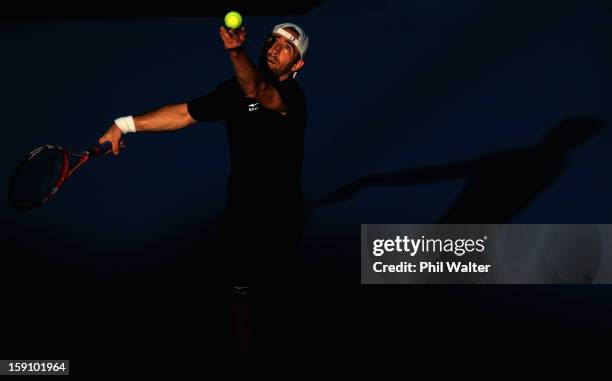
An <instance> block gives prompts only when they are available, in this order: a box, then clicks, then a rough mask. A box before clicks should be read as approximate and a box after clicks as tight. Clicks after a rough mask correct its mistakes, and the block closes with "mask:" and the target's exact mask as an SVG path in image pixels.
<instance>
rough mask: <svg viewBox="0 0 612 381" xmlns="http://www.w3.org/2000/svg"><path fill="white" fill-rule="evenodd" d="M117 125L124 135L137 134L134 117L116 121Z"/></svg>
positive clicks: (123, 117) (124, 117) (125, 117)
mask: <svg viewBox="0 0 612 381" xmlns="http://www.w3.org/2000/svg"><path fill="white" fill-rule="evenodd" d="M115 124H116V125H117V127H119V129H120V130H121V131H122V132H123V133H124V134H129V133H134V132H136V123H134V117H133V116H131V115H130V116H122V117H121V118H117V119H115Z"/></svg>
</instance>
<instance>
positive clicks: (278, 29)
mask: <svg viewBox="0 0 612 381" xmlns="http://www.w3.org/2000/svg"><path fill="white" fill-rule="evenodd" d="M283 28H293V29H295V30H296V31H297V32H298V36H297V37H295V36H294V35H292V34H291V33H289V32H288V31H286V30H285V29H283ZM272 33H278V34H280V35H281V36H283V37H285V38H286V39H287V40H289V41H291V43H292V44H293V45H295V47H296V48H297V50H298V51H299V52H300V58H302V59H304V55H305V54H306V50H308V36H307V35H306V33H305V32H304V30H303V29H302V28H300V27H299V26H297V25H295V24H292V23H284V24H278V25H277V26H275V27H274V29H273V30H272Z"/></svg>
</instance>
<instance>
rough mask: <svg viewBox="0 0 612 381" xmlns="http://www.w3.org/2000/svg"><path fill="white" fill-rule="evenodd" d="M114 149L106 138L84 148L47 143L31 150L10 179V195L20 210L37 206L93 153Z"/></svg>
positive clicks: (97, 153)
mask: <svg viewBox="0 0 612 381" xmlns="http://www.w3.org/2000/svg"><path fill="white" fill-rule="evenodd" d="M109 152H112V145H111V142H105V143H103V144H98V145H96V146H94V147H91V148H90V149H88V150H85V151H82V152H71V151H69V150H67V149H65V148H63V147H60V146H57V145H44V146H42V147H38V148H36V149H35V150H33V151H32V152H30V153H28V154H27V155H26V156H25V157H24V158H23V159H22V160H21V161H20V162H19V164H18V165H17V167H16V168H15V171H14V172H13V175H12V176H11V179H10V181H9V189H8V199H9V203H10V205H11V206H12V207H13V208H15V209H17V210H28V209H35V208H38V207H39V206H41V205H42V204H44V203H45V202H47V201H49V200H50V199H51V198H52V197H53V195H55V194H56V193H57V191H58V190H59V189H60V188H61V187H62V186H63V185H64V184H65V183H66V180H68V179H69V178H70V176H72V175H73V174H74V172H75V171H76V170H77V169H79V168H80V167H82V166H83V164H85V163H86V162H87V161H89V160H90V159H92V158H94V157H99V156H103V155H106V154H108V153H109Z"/></svg>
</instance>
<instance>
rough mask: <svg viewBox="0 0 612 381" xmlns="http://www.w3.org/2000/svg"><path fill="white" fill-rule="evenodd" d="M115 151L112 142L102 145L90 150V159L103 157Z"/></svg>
mask: <svg viewBox="0 0 612 381" xmlns="http://www.w3.org/2000/svg"><path fill="white" fill-rule="evenodd" d="M112 149H113V144H112V143H111V142H104V143H102V144H98V145H95V146H93V147H91V148H90V149H88V150H87V151H88V152H89V156H90V157H96V156H102V155H106V153H108V152H110V151H111V150H112Z"/></svg>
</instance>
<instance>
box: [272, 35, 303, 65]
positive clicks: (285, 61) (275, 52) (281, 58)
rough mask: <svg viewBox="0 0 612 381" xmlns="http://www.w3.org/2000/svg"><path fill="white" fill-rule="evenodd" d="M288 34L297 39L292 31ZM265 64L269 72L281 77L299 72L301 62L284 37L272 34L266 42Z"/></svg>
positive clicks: (298, 53)
mask: <svg viewBox="0 0 612 381" xmlns="http://www.w3.org/2000/svg"><path fill="white" fill-rule="evenodd" d="M285 30H286V29H285ZM288 32H289V33H291V34H292V35H294V36H295V37H298V35H296V34H294V33H293V31H291V30H288ZM266 47H267V49H266V55H265V62H266V65H267V66H268V68H269V69H270V71H272V73H274V75H276V76H278V77H282V76H284V75H285V74H288V73H290V72H291V71H292V69H293V71H297V70H299V69H300V68H301V67H302V65H303V61H302V60H301V59H300V52H299V51H298V50H297V48H296V47H295V46H294V45H293V44H292V43H291V42H289V40H288V39H286V38H285V37H284V36H281V35H280V34H276V33H273V34H271V35H270V37H268V40H267V41H266Z"/></svg>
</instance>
